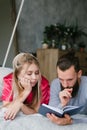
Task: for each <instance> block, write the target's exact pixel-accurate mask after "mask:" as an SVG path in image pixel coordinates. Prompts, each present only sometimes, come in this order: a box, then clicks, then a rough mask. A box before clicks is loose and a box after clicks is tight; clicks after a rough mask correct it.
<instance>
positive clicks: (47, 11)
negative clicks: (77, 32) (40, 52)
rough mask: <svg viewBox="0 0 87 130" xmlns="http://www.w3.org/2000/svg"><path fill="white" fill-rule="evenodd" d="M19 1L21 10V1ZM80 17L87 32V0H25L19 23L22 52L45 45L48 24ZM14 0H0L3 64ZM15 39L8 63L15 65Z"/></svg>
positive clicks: (0, 61) (0, 51) (1, 60)
mask: <svg viewBox="0 0 87 130" xmlns="http://www.w3.org/2000/svg"><path fill="white" fill-rule="evenodd" d="M15 1H16V10H17V12H18V10H19V6H20V3H21V0H15ZM65 19H67V22H68V23H71V22H75V20H76V19H78V23H79V25H81V26H83V27H85V31H86V32H87V0H25V2H24V6H23V10H22V12H21V16H20V20H19V24H18V28H17V30H18V43H19V45H18V46H19V51H27V52H36V50H37V48H41V41H42V40H43V30H44V27H45V26H46V25H50V24H55V23H57V22H63V21H64V20H65ZM12 24H13V23H12V18H11V4H10V0H0V66H1V65H2V63H3V60H4V57H5V53H6V50H7V47H8V43H9V40H10V37H11V33H12V30H13V25H12ZM14 44H15V43H14V42H13V44H12V46H11V49H10V52H9V56H8V59H7V62H6V66H7V67H9V66H12V60H13V57H14V56H15V45H14Z"/></svg>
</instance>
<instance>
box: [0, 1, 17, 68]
mask: <svg viewBox="0 0 87 130" xmlns="http://www.w3.org/2000/svg"><path fill="white" fill-rule="evenodd" d="M12 29H13V26H12V19H11V3H10V0H0V66H2V64H3V61H4V57H5V53H6V50H7V46H8V43H9V40H10V36H11V33H12ZM14 55H15V49H14V44H13V45H12V46H11V49H10V52H9V56H8V59H7V62H6V67H11V66H12V59H13V57H14Z"/></svg>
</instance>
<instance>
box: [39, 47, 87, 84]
mask: <svg viewBox="0 0 87 130" xmlns="http://www.w3.org/2000/svg"><path fill="white" fill-rule="evenodd" d="M66 52H67V51H61V50H59V49H38V50H37V58H38V60H39V63H40V69H41V73H42V74H43V75H44V76H45V77H46V78H47V79H48V80H49V82H51V81H52V80H53V79H54V78H56V77H57V73H56V63H57V60H58V58H59V57H60V56H61V55H63V54H64V53H66ZM76 55H77V56H78V57H79V60H80V65H81V68H82V70H83V74H84V75H87V53H85V52H82V53H81V52H77V53H76Z"/></svg>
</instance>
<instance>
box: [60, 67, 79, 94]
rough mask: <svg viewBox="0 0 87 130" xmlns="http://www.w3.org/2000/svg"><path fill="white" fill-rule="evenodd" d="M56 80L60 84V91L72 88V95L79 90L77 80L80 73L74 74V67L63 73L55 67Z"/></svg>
mask: <svg viewBox="0 0 87 130" xmlns="http://www.w3.org/2000/svg"><path fill="white" fill-rule="evenodd" d="M57 73H58V78H59V80H60V83H61V89H62V90H63V89H67V88H71V87H72V88H73V91H72V94H73V93H74V91H77V90H78V88H79V79H80V77H81V72H78V73H77V72H76V71H75V69H74V66H71V67H70V68H69V69H67V70H65V71H61V70H60V69H59V68H58V67H57Z"/></svg>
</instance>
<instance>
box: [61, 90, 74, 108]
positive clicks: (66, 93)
mask: <svg viewBox="0 0 87 130" xmlns="http://www.w3.org/2000/svg"><path fill="white" fill-rule="evenodd" d="M71 93H72V88H70V89H69V88H68V89H64V90H62V91H60V93H59V98H60V101H61V105H62V107H64V106H66V105H67V104H68V102H69V101H70V99H71V97H72V95H71Z"/></svg>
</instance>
